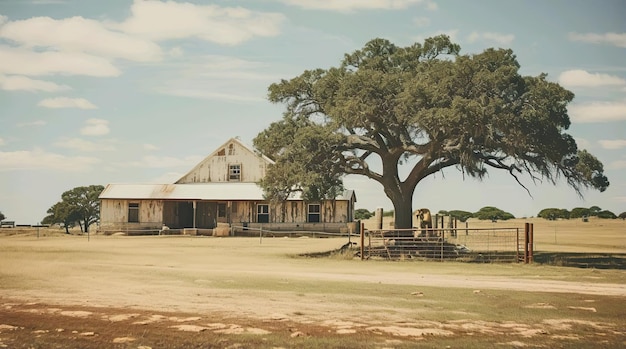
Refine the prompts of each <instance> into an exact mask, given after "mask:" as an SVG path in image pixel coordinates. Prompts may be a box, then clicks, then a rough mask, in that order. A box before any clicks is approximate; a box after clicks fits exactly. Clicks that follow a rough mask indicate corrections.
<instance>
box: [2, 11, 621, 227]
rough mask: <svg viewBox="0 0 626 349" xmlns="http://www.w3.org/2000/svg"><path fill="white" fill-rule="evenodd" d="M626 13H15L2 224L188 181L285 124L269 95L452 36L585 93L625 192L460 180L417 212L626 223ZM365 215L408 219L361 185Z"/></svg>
mask: <svg viewBox="0 0 626 349" xmlns="http://www.w3.org/2000/svg"><path fill="white" fill-rule="evenodd" d="M624 13H626V3H625V2H624V1H623V0H613V1H611V0H606V1H598V2H592V1H577V0H561V1H558V0H555V1H541V0H528V1H498V0H496V1H462V0H456V1H455V0H449V1H436V0H432V1H429V0H327V1H324V0H248V1H245V0H222V1H191V0H189V1H188V2H183V1H166V2H157V1H130V0H128V1H122V0H108V1H99V0H67V1H64V0H0V211H1V212H3V213H4V214H5V215H6V216H7V219H10V220H15V221H17V223H18V224H35V223H37V222H40V221H41V219H42V218H43V217H44V216H45V215H46V210H47V209H48V208H49V207H50V206H52V205H53V204H54V203H56V202H57V201H59V200H60V196H61V193H63V192H64V191H66V190H68V189H71V188H74V187H77V186H82V185H90V184H101V185H106V184H107V183H150V182H159V183H167V182H172V181H174V180H176V179H178V178H179V177H180V176H182V175H183V174H184V173H186V172H187V171H189V170H190V169H191V168H192V167H193V166H194V165H195V164H196V163H197V162H198V161H200V160H201V159H202V158H204V157H205V156H206V155H208V154H209V153H211V152H212V151H213V150H215V148H216V147H218V146H220V145H221V144H222V143H224V142H225V141H226V140H228V139H229V138H230V137H236V136H237V137H240V139H241V140H242V141H244V142H246V143H249V144H251V143H252V139H253V138H254V137H255V136H256V135H257V134H258V133H259V132H260V131H262V130H263V129H265V128H266V127H267V126H268V125H269V124H270V123H271V122H273V121H276V120H279V119H280V118H281V114H282V111H283V107H282V106H281V105H273V104H271V103H269V102H268V101H267V99H266V96H267V87H268V86H269V85H270V84H271V83H273V82H277V81H279V80H280V79H288V78H291V77H295V76H297V75H299V74H300V73H302V72H303V71H304V70H305V69H314V68H329V67H331V66H336V65H338V64H339V62H340V60H341V59H342V57H343V55H344V53H349V52H352V51H354V50H356V49H359V48H361V47H362V46H363V45H364V44H365V43H366V42H367V41H369V40H371V39H373V38H377V37H380V38H385V39H388V40H390V41H392V42H394V43H396V44H398V45H402V46H406V45H410V44H412V43H414V42H416V41H420V42H421V41H422V40H423V39H424V38H426V37H430V36H433V35H437V34H442V33H445V34H448V35H449V36H450V37H451V38H452V39H453V40H454V41H455V42H457V43H459V44H460V45H461V47H462V53H469V54H471V53H478V52H481V51H482V50H484V49H486V48H489V47H505V48H512V49H513V51H514V52H515V54H516V55H517V57H518V60H519V62H520V64H521V66H522V68H521V72H522V74H524V75H538V74H540V73H542V72H543V73H547V74H548V78H549V79H550V80H552V81H557V82H559V83H561V84H562V85H563V86H565V87H566V88H568V89H570V90H571V91H572V92H574V93H575V94H576V98H575V100H574V102H573V103H572V104H570V106H569V114H570V118H571V120H572V126H571V127H570V129H569V130H568V132H569V133H570V134H572V135H573V136H574V137H575V138H576V140H577V142H578V145H579V147H580V148H584V149H587V150H589V151H590V152H591V153H593V154H594V155H596V156H597V157H598V158H599V159H600V160H601V161H602V162H603V163H604V165H605V174H606V175H607V176H608V177H609V180H610V181H611V186H610V187H609V189H608V190H607V191H606V192H604V193H599V192H595V191H587V192H585V193H584V194H585V196H584V199H581V198H579V197H578V196H577V195H576V194H575V192H574V191H573V190H572V189H570V188H569V187H567V186H566V185H564V184H559V185H556V186H553V185H551V184H548V183H533V182H532V181H531V180H530V179H529V178H523V181H524V183H525V184H526V185H527V186H528V187H529V189H530V191H531V194H532V196H530V195H528V193H527V192H526V191H525V190H524V189H523V188H521V187H520V186H519V185H518V184H516V182H515V181H514V180H513V178H511V177H510V176H509V175H507V174H502V173H498V172H495V171H492V172H491V174H490V176H489V177H488V178H487V179H486V180H484V181H483V182H478V181H476V180H473V179H469V178H465V179H464V178H463V177H462V176H461V174H459V173H458V172H457V171H456V170H453V169H452V170H447V171H444V172H442V173H438V174H437V175H436V176H434V177H432V178H428V179H426V180H424V181H423V182H421V183H420V184H418V187H417V189H416V191H415V196H414V199H413V202H414V206H415V207H428V208H430V209H431V210H434V211H438V210H441V209H445V210H452V209H461V210H467V211H477V210H478V209H480V208H481V207H483V206H497V207H499V208H501V209H504V210H506V211H509V212H511V213H513V214H514V215H515V216H518V217H524V216H534V215H536V214H537V213H538V212H539V210H541V209H543V208H547V207H558V208H565V209H568V210H571V209H572V208H574V207H590V206H593V205H596V206H599V207H601V208H602V209H608V210H611V211H613V212H614V213H616V214H619V213H620V212H624V211H626V180H625V179H626V151H625V150H626V21H624V19H623V14H624ZM346 186H347V187H348V188H351V189H355V190H356V193H357V200H358V202H357V207H359V208H367V209H369V210H374V209H375V208H377V207H383V208H385V209H391V208H392V205H391V202H390V201H389V200H388V199H387V198H386V197H385V196H384V193H383V191H382V187H380V185H378V184H377V183H376V182H374V181H372V180H369V179H366V178H362V177H348V178H346Z"/></svg>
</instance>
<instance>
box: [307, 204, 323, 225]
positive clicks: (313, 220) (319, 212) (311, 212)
mask: <svg viewBox="0 0 626 349" xmlns="http://www.w3.org/2000/svg"><path fill="white" fill-rule="evenodd" d="M313 207H317V212H316V211H315V210H311V208H313ZM306 212H307V216H306V218H307V222H309V223H320V222H321V221H322V205H321V204H307V211H306ZM314 217H317V218H314Z"/></svg>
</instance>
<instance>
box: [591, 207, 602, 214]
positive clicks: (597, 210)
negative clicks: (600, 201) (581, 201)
mask: <svg viewBox="0 0 626 349" xmlns="http://www.w3.org/2000/svg"><path fill="white" fill-rule="evenodd" d="M600 211H602V209H601V208H600V207H598V206H591V207H589V215H590V216H597V215H598V213H600Z"/></svg>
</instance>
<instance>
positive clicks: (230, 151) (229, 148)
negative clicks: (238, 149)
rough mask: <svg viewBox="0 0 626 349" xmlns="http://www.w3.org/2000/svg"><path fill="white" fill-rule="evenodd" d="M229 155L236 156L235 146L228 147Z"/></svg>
mask: <svg viewBox="0 0 626 349" xmlns="http://www.w3.org/2000/svg"><path fill="white" fill-rule="evenodd" d="M228 155H235V146H234V145H233V144H229V145H228Z"/></svg>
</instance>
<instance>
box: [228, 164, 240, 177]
mask: <svg viewBox="0 0 626 349" xmlns="http://www.w3.org/2000/svg"><path fill="white" fill-rule="evenodd" d="M228 180H229V181H240V180H241V165H240V164H236V165H228Z"/></svg>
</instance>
